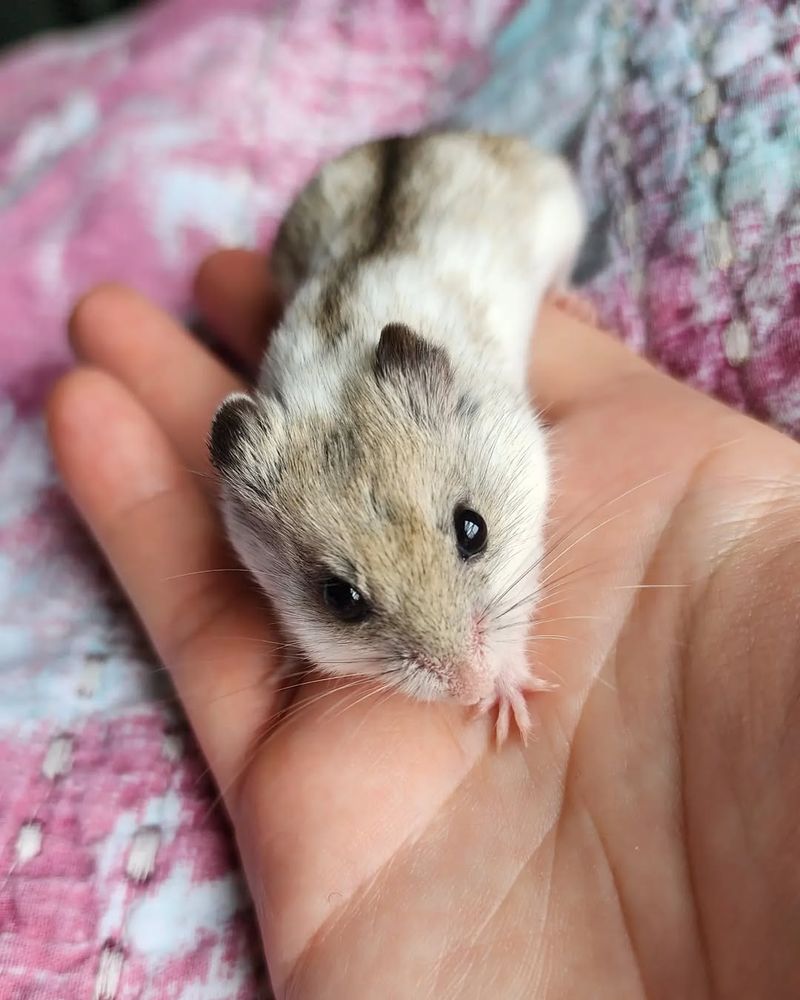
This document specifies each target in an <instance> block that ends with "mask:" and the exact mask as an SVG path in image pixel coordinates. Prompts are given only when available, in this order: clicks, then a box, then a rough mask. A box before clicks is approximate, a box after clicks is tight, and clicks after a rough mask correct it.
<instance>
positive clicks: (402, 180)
mask: <svg viewBox="0 0 800 1000" xmlns="http://www.w3.org/2000/svg"><path fill="white" fill-rule="evenodd" d="M584 219H585V217H584V211H583V206H582V202H581V198H580V195H579V192H578V189H577V185H576V183H575V181H574V178H573V176H572V174H571V172H570V170H569V168H568V166H567V165H566V163H565V162H564V161H562V160H561V159H560V158H558V157H556V156H552V155H550V154H546V153H543V152H540V151H537V150H536V149H534V148H532V147H531V146H530V145H529V144H528V143H527V142H526V141H524V140H523V139H521V138H517V137H511V136H498V135H489V134H485V133H479V132H473V131H443V132H432V133H427V134H421V135H415V136H407V137H390V138H387V139H383V140H379V141H375V142H369V143H366V144H364V145H361V146H358V147H357V148H355V149H352V150H350V151H349V152H346V153H344V154H343V155H341V156H339V157H338V158H337V159H334V160H333V161H332V162H330V163H328V164H327V165H326V166H324V167H323V168H322V169H321V170H320V171H319V172H318V173H317V174H316V175H315V176H314V177H313V178H312V180H311V181H310V182H309V183H308V184H307V186H306V187H305V188H304V189H303V190H302V191H301V192H300V194H299V196H298V197H297V199H296V200H295V202H294V204H293V205H292V206H291V208H290V209H289V211H288V214H287V215H286V217H285V219H284V221H283V223H282V224H281V226H280V228H279V231H278V235H277V238H276V241H275V245H274V249H273V257H272V262H273V270H274V273H275V275H276V277H277V279H278V281H279V283H280V287H281V290H282V292H283V294H284V297H285V301H286V303H287V307H286V311H285V313H284V316H283V319H282V322H281V323H280V325H279V326H278V328H277V329H276V330H275V332H274V333H273V335H272V337H271V339H270V342H269V346H268V348H267V350H266V354H265V357H264V360H263V366H262V368H261V372H260V377H259V380H258V385H257V388H256V389H255V390H254V391H253V392H251V393H249V394H243V393H237V394H234V395H232V396H230V397H229V398H227V399H226V400H224V401H223V403H222V404H221V406H220V407H219V409H218V411H217V413H216V415H215V417H214V419H213V423H212V427H211V432H210V442H209V447H210V456H211V461H212V463H213V465H214V466H215V468H216V470H217V472H218V475H219V479H220V485H221V494H222V497H221V502H222V512H223V518H224V522H225V525H226V528H227V531H228V534H229V537H230V539H231V541H232V544H233V546H234V548H235V550H236V552H237V553H238V555H239V557H240V559H241V561H242V562H243V563H244V565H245V566H246V567H247V568H248V569H249V570H250V571H251V573H252V575H253V576H254V577H255V579H256V580H257V581H258V583H259V584H260V585H261V587H262V588H263V590H264V591H265V592H266V594H267V595H268V596H269V598H270V599H271V602H272V604H273V605H274V607H275V610H276V612H277V614H278V617H279V620H280V622H281V624H282V627H283V628H284V629H285V630H286V632H287V633H288V635H289V636H290V637H291V638H292V639H293V640H294V641H295V643H296V645H297V646H299V647H300V649H301V650H302V651H303V653H304V654H305V656H306V657H307V659H308V660H309V661H310V662H311V663H312V664H314V665H315V666H316V667H317V668H318V669H319V670H321V671H323V672H325V673H327V674H333V675H341V674H346V675H348V676H352V675H353V674H355V673H357V674H364V675H370V676H375V677H377V678H379V679H380V680H381V681H382V682H383V683H385V684H386V685H387V686H391V687H392V688H395V689H397V690H400V691H403V692H405V693H406V694H407V695H409V696H411V697H412V698H416V699H419V700H421V701H437V700H450V701H454V702H457V703H460V704H462V705H465V706H472V709H473V711H474V712H475V713H476V714H481V713H483V712H486V711H489V710H493V709H496V713H497V714H496V722H495V727H496V736H497V740H498V743H502V742H503V741H504V740H505V739H506V737H507V734H508V731H509V726H510V723H511V719H512V718H513V720H514V722H515V723H516V725H517V727H518V729H519V731H520V733H521V734H522V737H523V739H524V738H525V737H526V735H527V733H528V730H529V726H530V715H529V711H528V707H527V704H526V700H525V695H526V694H527V693H528V692H532V691H536V690H542V689H544V688H546V687H548V686H549V685H547V684H545V683H544V682H543V681H541V680H539V679H537V678H536V677H534V676H533V675H532V674H531V670H530V666H529V663H528V660H527V657H526V641H527V633H528V630H529V620H530V615H531V612H532V611H533V609H534V608H535V605H536V598H537V582H538V581H537V563H538V562H540V561H541V557H542V552H543V529H544V524H545V519H546V515H547V508H548V498H549V488H550V473H549V463H548V453H547V445H546V440H545V433H544V430H543V427H542V425H541V423H540V422H539V420H538V418H537V416H536V414H535V413H534V411H533V410H532V409H531V406H530V404H529V401H528V395H527V371H528V354H529V342H530V339H531V335H532V331H533V327H534V322H535V319H536V315H537V312H538V309H539V306H540V303H541V300H542V298H543V296H544V295H545V293H547V292H548V291H549V290H553V291H555V292H566V290H567V287H568V281H569V278H570V275H571V272H572V269H573V266H574V263H575V260H576V257H577V254H578V252H579V249H580V246H581V244H582V242H583V238H584V234H585V221H584Z"/></svg>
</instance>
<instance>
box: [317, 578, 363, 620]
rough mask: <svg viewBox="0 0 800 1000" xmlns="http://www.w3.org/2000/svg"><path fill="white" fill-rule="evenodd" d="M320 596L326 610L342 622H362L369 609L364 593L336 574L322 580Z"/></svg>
mask: <svg viewBox="0 0 800 1000" xmlns="http://www.w3.org/2000/svg"><path fill="white" fill-rule="evenodd" d="M322 598H323V600H324V601H325V604H326V605H327V607H328V610H329V611H331V612H332V613H333V614H334V615H335V616H336V617H337V618H338V619H339V620H340V621H343V622H362V621H364V619H365V618H366V617H367V615H369V613H370V610H371V609H370V606H369V604H368V603H367V600H366V598H365V597H364V595H363V594H361V593H359V591H357V590H356V588H355V587H354V586H353V585H352V584H351V583H348V582H347V580H342V578H341V577H338V576H332V577H330V578H329V579H328V580H325V581H324V582H323V584H322Z"/></svg>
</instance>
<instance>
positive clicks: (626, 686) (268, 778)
mask: <svg viewBox="0 0 800 1000" xmlns="http://www.w3.org/2000/svg"><path fill="white" fill-rule="evenodd" d="M197 289H198V298H199V300H200V303H201V306H202V307H203V308H204V311H205V312H206V314H207V316H208V317H209V318H210V319H211V320H212V321H214V322H216V324H217V326H218V328H219V329H220V332H221V333H222V334H223V335H224V336H225V338H226V340H227V342H228V343H229V344H230V345H231V346H232V348H233V349H234V350H235V351H237V352H238V353H239V354H240V356H241V357H242V358H243V359H244V360H245V361H246V362H249V363H251V364H253V363H255V361H256V360H257V358H258V355H259V353H260V351H261V349H262V346H263V345H262V331H263V330H265V329H266V327H267V325H268V318H269V317H270V316H274V311H275V307H274V302H273V300H272V297H271V294H270V291H269V288H268V286H267V279H266V273H265V269H264V268H263V264H262V262H261V261H260V260H259V258H257V257H256V256H254V255H251V254H248V253H244V252H228V253H223V254H219V255H216V256H215V257H213V258H211V259H210V260H209V261H208V262H207V263H206V265H205V266H204V267H203V268H202V270H201V273H200V276H199V279H198V285H197ZM71 333H72V341H73V344H74V347H75V350H76V353H77V356H78V359H79V366H78V368H77V370H76V371H74V372H72V373H71V374H69V375H67V376H66V377H65V378H64V379H63V380H62V381H61V382H60V384H59V385H58V386H57V388H56V390H55V392H54V394H53V396H52V399H51V401H50V406H49V421H50V433H51V438H52V443H53V447H54V451H55V454H56V457H57V461H58V464H59V467H60V469H61V472H62V474H63V477H64V481H65V483H66V485H67V488H68V489H69V491H70V493H71V495H72V497H73V498H74V500H75V502H76V504H77V506H78V508H79V509H80V511H81V512H82V514H83V516H84V518H85V519H86V521H87V523H88V525H89V527H90V528H91V530H92V531H93V533H94V534H95V536H96V538H97V540H98V542H99V543H100V545H101V546H102V548H103V550H104V552H105V554H106V556H107V558H108V560H109V562H110V563H111V565H112V566H113V568H114V570H115V571H116V573H117V576H118V577H119V580H120V582H121V584H122V586H123V587H124V588H125V590H126V591H127V593H128V595H129V597H130V599H131V601H132V603H133V605H134V606H135V608H136V610H137V611H138V613H139V615H140V617H141V619H142V621H143V623H144V626H145V628H146V629H147V630H148V632H149V634H150V636H151V637H152V639H153V641H154V644H155V646H156V648H157V649H158V651H159V654H160V655H161V657H162V658H163V660H164V662H165V663H166V664H167V666H168V667H169V668H170V670H171V673H172V676H173V678H174V681H175V685H176V688H177V691H178V693H179V695H180V696H181V698H182V701H183V704H184V706H185V708H186V711H187V714H188V716H189V719H190V721H191V723H192V725H193V727H194V730H195V732H196V734H197V737H198V740H199V742H200V745H201V746H202V749H203V751H204V753H205V755H206V756H207V758H208V761H209V764H210V766H211V768H212V771H213V773H214V775H215V777H216V780H217V782H218V784H219V786H220V788H221V789H222V791H223V794H224V798H225V802H226V806H227V808H228V811H229V813H230V815H231V818H232V821H233V824H234V828H235V831H236V836H237V840H238V843H239V847H240V850H241V854H242V860H243V864H244V868H245V871H246V874H247V877H248V880H249V884H250V888H251V891H252V894H253V897H254V900H255V905H256V910H257V913H258V916H259V920H260V924H261V928H262V933H263V940H264V947H265V950H266V954H267V959H268V962H269V966H270V970H271V975H272V978H273V983H274V987H275V990H276V993H277V995H278V996H279V997H282V996H289V995H291V996H292V997H313V998H315V1000H318V998H322V997H347V998H351V1000H355V998H359V997H368V998H372V997H376V996H380V997H398V998H405V997H419V996H431V997H437V998H438V997H444V996H447V997H458V996H464V997H500V998H503V1000H506V998H516V997H520V998H522V997H524V998H531V997H547V998H561V997H563V998H570V1000H575V998H582V997H591V998H592V1000H596V998H604V997H609V998H614V1000H623V998H627V997H640V996H645V995H647V996H652V997H665V998H670V1000H672V998H676V997H680V998H691V997H695V996H697V997H707V996H714V997H747V998H748V1000H752V998H758V997H770V998H780V997H796V996H799V995H800V961H799V960H798V959H797V958H796V954H797V944H798V941H799V940H800V907H799V906H798V901H800V864H799V863H798V862H799V861H800V847H798V839H797V829H798V818H799V812H798V806H799V805H800V730H799V729H798V707H799V706H800V699H799V698H798V694H799V693H800V686H799V683H798V682H799V681H800V667H798V662H797V648H798V606H797V598H796V594H797V592H798V587H800V546H798V544H797V539H798V533H799V531H800V529H798V524H800V518H799V517H798V514H799V513H800V511H799V510H798V508H800V497H799V496H798V489H797V487H798V482H800V450H798V447H797V445H796V444H794V443H793V442H791V441H790V440H788V439H787V438H785V437H782V436H781V435H779V434H777V433H776V432H774V431H771V430H769V429H767V428H764V427H762V426H760V425H759V424H757V423H755V422H754V421H751V420H749V419H747V418H745V417H743V416H740V415H738V414H736V413H734V412H732V411H729V410H727V409H725V408H724V407H722V406H720V405H718V404H717V403H715V402H713V401H711V400H708V399H706V398H704V397H702V396H700V395H698V394H695V393H694V392H692V391H691V390H689V389H687V388H685V387H682V386H680V385H678V384H676V383H674V382H672V381H670V380H669V379H667V378H666V377H664V376H662V375H660V374H658V373H656V372H655V371H654V370H652V369H651V368H650V367H649V366H648V365H647V364H645V363H644V362H643V361H641V360H639V359H637V358H635V357H634V356H632V355H631V354H629V353H628V352H627V351H626V350H625V349H624V348H623V347H621V346H620V345H618V344H617V343H616V342H615V341H614V340H613V339H612V338H610V337H608V336H606V335H604V334H602V333H600V332H598V331H595V330H592V329H590V328H588V327H585V326H583V325H581V324H580V323H579V322H576V321H575V320H573V319H571V318H569V317H566V316H564V315H563V314H562V313H560V312H558V311H557V310H555V309H553V308H552V307H545V309H544V311H543V313H542V317H541V320H540V323H539V328H538V331H537V334H536V340H535V345H536V346H535V357H534V362H533V382H534V389H535V397H536V400H537V402H538V403H539V404H540V405H541V406H543V407H544V408H545V410H546V415H547V419H548V420H549V421H551V422H552V425H553V444H554V451H555V459H556V463H557V485H556V488H555V493H556V499H555V506H554V511H553V520H552V531H551V540H550V545H549V549H548V556H547V558H546V560H545V564H546V566H545V577H546V579H547V588H548V589H547V594H546V596H545V598H544V600H543V604H542V607H541V609H540V614H539V622H538V625H537V632H538V635H537V637H536V639H535V641H534V642H533V643H532V646H531V650H532V653H531V655H532V660H533V662H534V663H535V666H536V669H537V672H538V673H539V674H540V675H542V676H544V677H546V678H548V679H553V680H556V681H558V683H559V684H560V687H559V689H558V690H557V691H556V692H554V693H550V694H546V695H542V696H541V697H540V698H537V699H534V700H533V701H532V707H533V708H534V709H535V712H536V714H537V716H538V719H539V722H538V727H537V730H536V733H535V738H534V739H532V740H531V742H530V744H529V746H528V747H527V748H523V747H522V746H521V744H519V742H517V741H515V740H513V739H512V740H510V741H509V742H508V743H507V744H506V746H505V747H504V748H503V749H502V750H501V751H500V752H497V751H496V750H495V748H494V744H493V741H492V738H491V721H490V720H488V719H485V720H482V721H479V722H472V723H470V722H468V721H466V718H465V713H464V711H463V709H459V708H457V707H450V706H442V705H420V704H413V703H411V702H408V701H406V700H405V699H404V698H403V697H402V696H399V695H386V694H380V695H376V694H375V693H374V690H373V689H371V688H367V687H361V686H360V685H356V686H350V682H341V681H339V682H334V681H321V682H320V681H318V680H317V681H315V682H313V683H308V684H306V685H303V686H302V687H301V688H300V689H299V690H298V692H297V697H296V700H295V701H294V702H293V704H292V706H291V708H290V709H289V715H288V718H287V721H285V722H284V723H282V724H281V725H280V726H279V727H277V728H275V729H272V728H271V726H270V724H271V722H274V720H275V716H276V712H277V711H278V709H279V708H280V707H281V706H282V705H283V694H282V692H281V690H280V689H281V687H282V686H283V683H284V682H282V681H281V680H280V677H279V674H278V671H277V667H278V663H279V661H280V648H279V646H276V645H275V643H276V641H279V640H277V637H276V633H275V630H274V627H273V624H272V622H271V620H270V618H269V614H268V611H267V610H266V608H265V605H264V601H263V600H262V599H261V598H260V597H259V595H258V594H257V593H256V592H255V591H254V589H253V588H252V586H251V585H250V583H249V579H248V577H247V576H246V574H244V573H242V572H238V571H236V568H235V562H234V561H233V559H232V557H231V555H230V553H229V551H228V548H227V545H226V544H225V542H224V540H223V538H222V535H221V532H220V527H219V521H218V518H217V515H216V513H215V508H214V485H213V477H212V476H211V474H210V470H209V468H208V463H207V459H206V449H205V436H206V433H207V430H208V426H209V423H210V418H211V415H212V413H213V411H214V409H215V407H216V405H217V403H218V402H219V401H220V399H221V398H222V397H223V396H224V395H226V394H227V393H228V392H229V391H231V390H233V389H235V388H237V387H239V383H238V382H237V379H236V377H235V376H234V375H233V374H232V373H231V372H230V371H229V370H227V369H226V368H225V367H224V365H222V364H221V363H220V362H218V361H217V360H216V359H215V358H214V357H212V356H211V355H210V354H209V353H208V352H207V351H206V350H205V349H204V348H202V347H201V346H199V345H198V344H197V343H196V342H195V341H193V340H192V339H191V338H190V337H189V336H188V334H186V333H185V331H183V330H182V329H181V328H180V327H179V326H178V325H177V324H176V323H174V322H173V321H172V320H170V319H169V318H168V317H167V316H166V315H164V314H163V313H161V312H160V311H159V310H158V309H156V308H155V307H153V306H152V305H150V304H149V303H148V302H146V301H145V300H144V299H142V298H141V297H139V296H137V295H135V294H134V293H132V292H130V291H127V290H125V289H122V288H111V287H106V288H101V289H99V290H98V291H96V292H95V293H93V294H91V295H90V296H89V297H88V298H86V299H84V300H83V302H82V303H81V304H80V306H79V307H78V309H77V310H76V312H75V314H74V317H73V320H72V324H71ZM195 472H200V473H202V474H203V475H201V476H198V475H196V474H195ZM219 570H222V572H218V571H219ZM228 570H230V571H228Z"/></svg>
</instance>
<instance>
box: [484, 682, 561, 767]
mask: <svg viewBox="0 0 800 1000" xmlns="http://www.w3.org/2000/svg"><path fill="white" fill-rule="evenodd" d="M557 686H558V685H556V684H551V683H550V682H549V681H545V680H542V679H541V678H539V677H527V678H525V680H524V681H523V682H522V683H521V684H520V685H519V686H518V687H506V688H503V689H502V690H499V691H497V692H496V693H495V694H494V695H492V696H491V697H489V698H484V699H483V700H482V701H480V702H478V704H477V705H476V706H475V709H474V717H475V718H477V717H478V716H481V715H485V714H486V713H487V712H489V711H491V709H492V708H494V706H495V705H496V706H497V721H496V722H495V728H494V733H495V742H496V744H497V748H498V750H499V749H500V747H502V746H503V744H504V743H505V741H506V740H507V739H508V734H509V732H510V730H511V720H512V718H513V720H514V723H515V725H516V727H517V729H518V731H519V735H520V738H521V739H522V745H523V746H527V745H528V737H529V735H530V732H531V729H532V727H533V722H532V719H531V713H530V709H529V708H528V703H527V702H526V700H525V696H526V695H527V694H534V693H540V692H543V691H554V690H555V689H556V687H557Z"/></svg>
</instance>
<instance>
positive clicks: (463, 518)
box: [453, 507, 487, 559]
mask: <svg viewBox="0 0 800 1000" xmlns="http://www.w3.org/2000/svg"><path fill="white" fill-rule="evenodd" d="M453 524H454V525H455V529H456V544H457V545H458V554H459V555H460V556H461V558H462V559H471V558H472V557H473V556H477V555H478V554H479V553H480V552H483V550H484V549H485V548H486V537H487V531H486V522H485V521H484V519H483V518H482V517H481V515H480V514H479V513H478V512H477V511H475V510H469V509H468V508H466V507H456V509H455V510H454V511H453Z"/></svg>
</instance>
